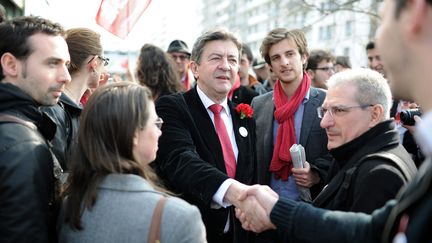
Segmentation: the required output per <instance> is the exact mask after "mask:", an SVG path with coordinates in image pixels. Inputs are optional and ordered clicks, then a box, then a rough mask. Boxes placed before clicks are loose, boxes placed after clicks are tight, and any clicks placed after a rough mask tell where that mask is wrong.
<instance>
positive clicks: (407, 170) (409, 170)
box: [362, 152, 417, 181]
mask: <svg viewBox="0 0 432 243" xmlns="http://www.w3.org/2000/svg"><path fill="white" fill-rule="evenodd" d="M370 158H384V159H386V160H387V161H391V162H392V163H393V164H395V165H396V167H397V168H398V169H399V171H400V172H402V175H403V176H404V177H405V180H407V181H410V180H411V179H412V178H413V177H414V175H415V174H416V172H417V171H416V168H414V167H413V166H409V165H408V164H407V163H405V162H404V161H403V160H402V159H401V158H400V157H399V156H397V155H395V154H393V153H389V152H378V153H374V154H370V155H368V156H365V157H364V158H363V159H362V161H364V160H366V159H370Z"/></svg>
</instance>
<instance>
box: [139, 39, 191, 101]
mask: <svg viewBox="0 0 432 243" xmlns="http://www.w3.org/2000/svg"><path fill="white" fill-rule="evenodd" d="M174 67H175V64H174V62H173V60H172V59H171V57H170V56H169V54H167V53H166V52H164V51H163V50H162V49H161V48H159V47H157V46H154V45H151V44H145V45H144V46H143V47H142V48H141V52H140V55H139V57H138V63H137V71H136V72H137V77H138V81H139V83H140V84H142V85H145V86H147V87H148V88H149V89H150V90H151V92H152V95H153V99H154V100H156V99H157V98H158V97H159V96H161V95H165V94H172V93H177V92H181V91H183V86H182V85H181V83H180V81H179V80H180V78H179V76H178V73H177V72H176V70H175V68H174Z"/></svg>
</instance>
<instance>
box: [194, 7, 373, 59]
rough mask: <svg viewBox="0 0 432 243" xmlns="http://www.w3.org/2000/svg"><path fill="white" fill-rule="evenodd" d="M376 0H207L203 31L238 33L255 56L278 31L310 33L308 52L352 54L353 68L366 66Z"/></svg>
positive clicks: (350, 55)
mask: <svg viewBox="0 0 432 243" xmlns="http://www.w3.org/2000/svg"><path fill="white" fill-rule="evenodd" d="M380 4H381V1H376V0H358V1H341V0H222V1H220V0H204V1H203V11H202V13H203V28H204V29H208V28H213V27H217V26H219V27H220V26H223V27H227V28H228V29H230V30H231V31H234V32H237V34H238V35H239V36H240V37H241V39H242V41H244V42H245V43H247V44H248V45H249V46H250V47H251V49H252V51H253V52H254V55H255V56H257V55H259V47H260V45H261V42H262V39H263V38H264V37H265V35H266V34H267V33H268V32H269V31H270V30H271V29H274V28H277V27H284V28H288V29H294V28H299V29H302V30H303V31H305V33H306V36H307V38H308V43H309V49H310V50H312V49H316V48H323V49H327V50H330V51H332V53H333V54H335V55H346V56H349V57H350V59H351V62H352V64H353V67H364V66H366V65H367V58H366V53H365V45H366V44H367V42H368V41H369V40H370V39H372V38H373V37H374V35H375V31H376V26H377V22H378V14H377V12H378V8H379V6H380Z"/></svg>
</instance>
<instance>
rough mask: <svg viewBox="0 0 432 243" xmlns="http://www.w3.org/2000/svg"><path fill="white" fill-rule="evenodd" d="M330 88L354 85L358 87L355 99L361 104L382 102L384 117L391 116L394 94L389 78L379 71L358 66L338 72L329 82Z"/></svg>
mask: <svg viewBox="0 0 432 243" xmlns="http://www.w3.org/2000/svg"><path fill="white" fill-rule="evenodd" d="M327 85H328V88H329V89H331V88H335V87H340V86H345V85H353V86H355V87H356V88H357V92H356V94H355V97H354V98H355V100H356V101H357V102H358V103H359V104H360V105H368V104H372V105H376V104H381V105H382V106H383V108H384V118H385V119H389V118H390V107H391V105H392V94H391V90H390V86H389V84H388V82H387V80H386V79H385V78H384V77H383V76H382V74H380V73H378V72H377V71H374V70H371V69H367V68H356V69H351V70H347V71H344V72H340V73H336V74H335V75H333V76H332V77H331V78H330V79H329V81H328V82H327Z"/></svg>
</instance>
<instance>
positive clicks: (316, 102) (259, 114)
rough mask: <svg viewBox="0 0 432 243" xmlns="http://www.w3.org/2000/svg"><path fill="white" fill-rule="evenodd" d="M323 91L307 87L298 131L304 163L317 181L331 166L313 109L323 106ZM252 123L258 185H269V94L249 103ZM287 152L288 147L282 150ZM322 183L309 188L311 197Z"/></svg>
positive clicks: (271, 109) (271, 115)
mask: <svg viewBox="0 0 432 243" xmlns="http://www.w3.org/2000/svg"><path fill="white" fill-rule="evenodd" d="M324 98H325V91H323V90H322V89H317V88H313V87H311V88H310V95H309V100H308V101H307V102H306V103H305V107H304V113H303V119H302V126H301V132H300V144H301V145H302V146H303V147H304V148H305V152H306V160H307V161H308V162H309V163H310V165H311V167H312V169H314V170H317V171H318V173H319V175H320V177H321V180H322V181H323V179H325V177H326V176H327V171H328V169H329V167H330V164H331V163H332V160H333V159H332V156H331V155H330V154H329V152H328V150H327V135H326V133H325V130H324V129H322V128H321V127H320V121H321V119H319V118H318V115H317V108H318V107H319V106H320V105H321V104H322V103H323V101H324ZM252 107H253V108H254V111H255V114H254V117H255V120H256V138H257V141H256V145H257V161H258V175H257V178H258V182H259V183H260V184H266V185H269V183H270V175H271V173H270V172H269V167H270V162H271V159H272V156H273V121H274V111H275V106H274V100H273V91H271V92H268V93H266V94H263V95H260V96H258V97H256V98H254V99H253V100H252ZM286 149H289V148H286ZM322 187H323V183H319V184H317V185H315V186H312V188H311V193H312V197H314V196H316V195H318V193H319V192H320V190H321V189H322Z"/></svg>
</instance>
